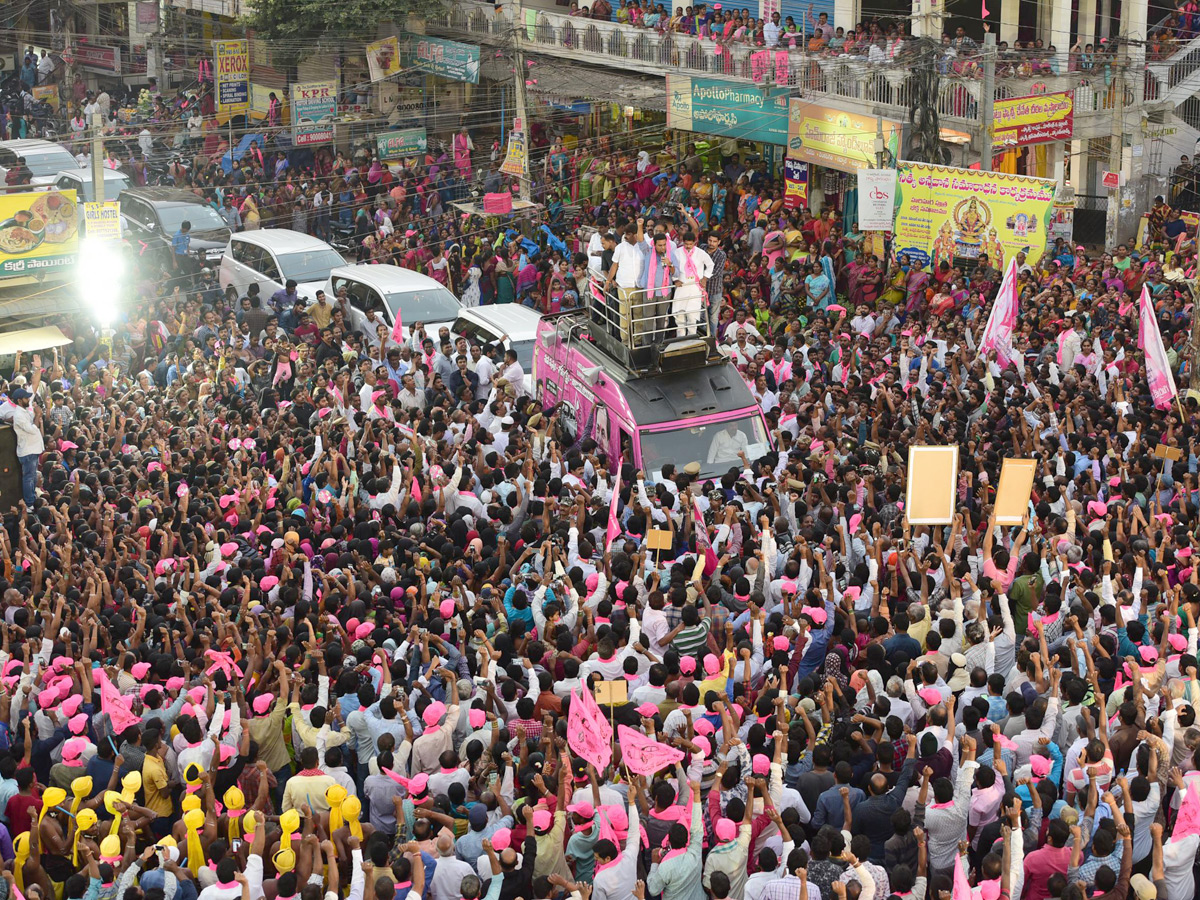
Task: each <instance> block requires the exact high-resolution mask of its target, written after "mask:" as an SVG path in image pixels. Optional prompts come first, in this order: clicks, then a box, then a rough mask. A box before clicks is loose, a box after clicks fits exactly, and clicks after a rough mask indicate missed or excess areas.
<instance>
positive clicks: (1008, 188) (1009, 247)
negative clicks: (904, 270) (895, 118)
mask: <svg viewBox="0 0 1200 900" xmlns="http://www.w3.org/2000/svg"><path fill="white" fill-rule="evenodd" d="M1053 210H1054V182H1053V181H1051V180H1048V179H1044V178H1029V177H1027V176H1024V175H1005V174H1003V173H1001V172H982V171H978V170H975V169H958V168H954V167H951V166H931V165H925V164H923V163H907V162H904V163H900V165H899V167H898V171H897V177H896V225H895V228H894V232H895V238H894V240H893V246H894V247H895V251H896V255H897V256H899V255H900V254H901V253H907V254H908V255H909V257H910V258H911V259H912V260H913V261H914V262H917V263H919V264H920V265H921V266H922V267H925V266H932V267H934V268H936V267H937V266H938V265H939V264H941V263H942V262H949V263H950V265H952V266H953V265H958V264H960V263H962V262H966V263H971V262H974V261H975V260H977V259H978V258H979V256H980V255H981V254H987V257H988V261H989V262H990V263H991V265H993V266H995V267H996V268H998V269H1000V270H1001V271H1003V269H1004V265H1005V263H1007V262H1008V260H1009V259H1011V258H1012V257H1013V256H1014V255H1015V254H1016V253H1017V251H1023V252H1024V253H1025V257H1026V259H1027V260H1028V262H1029V264H1030V265H1037V263H1038V260H1040V259H1041V257H1042V253H1043V252H1044V251H1045V249H1046V237H1047V230H1048V228H1049V225H1050V218H1051V215H1052V214H1053Z"/></svg>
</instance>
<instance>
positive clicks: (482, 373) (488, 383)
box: [467, 344, 496, 400]
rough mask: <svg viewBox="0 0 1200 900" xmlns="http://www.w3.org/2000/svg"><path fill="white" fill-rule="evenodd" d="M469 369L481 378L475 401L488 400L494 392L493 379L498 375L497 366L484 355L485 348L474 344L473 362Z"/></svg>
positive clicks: (472, 351)
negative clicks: (489, 395)
mask: <svg viewBox="0 0 1200 900" xmlns="http://www.w3.org/2000/svg"><path fill="white" fill-rule="evenodd" d="M467 368H468V369H470V370H471V371H472V372H474V373H475V374H476V375H477V376H478V377H479V383H478V384H477V385H476V387H475V399H476V400H486V399H487V398H488V394H490V393H491V392H492V378H493V376H495V374H496V364H495V363H494V362H492V361H491V359H489V358H488V357H487V356H485V355H484V353H483V347H481V346H480V345H479V344H472V345H471V361H470V362H469V363H467Z"/></svg>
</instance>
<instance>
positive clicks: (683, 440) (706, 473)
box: [641, 416, 770, 478]
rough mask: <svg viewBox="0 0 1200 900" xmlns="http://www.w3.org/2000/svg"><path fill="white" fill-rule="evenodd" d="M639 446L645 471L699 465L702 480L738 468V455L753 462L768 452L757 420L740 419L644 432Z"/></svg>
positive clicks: (643, 430)
mask: <svg viewBox="0 0 1200 900" xmlns="http://www.w3.org/2000/svg"><path fill="white" fill-rule="evenodd" d="M641 442H642V469H643V470H644V471H646V472H653V473H655V474H657V473H658V471H659V470H660V469H661V468H662V467H663V466H664V465H666V464H667V463H674V464H675V467H676V469H683V467H684V466H686V465H687V464H688V463H690V462H698V463H700V474H701V476H703V477H705V478H708V477H714V476H720V475H723V474H725V472H727V471H729V469H730V468H732V467H734V466H737V467H739V468H740V467H741V465H742V460H741V457H739V456H738V452H739V451H741V452H744V453H745V455H746V458H747V459H748V460H750V461H751V462H753V461H754V460H756V459H758V458H759V457H760V456H762V455H763V454H765V453H766V452H767V451H768V450H769V449H770V445H769V444H768V443H767V432H766V429H765V428H764V427H763V423H762V418H761V417H759V416H742V417H738V418H733V419H730V420H727V421H724V422H709V423H707V424H705V425H691V426H688V427H686V428H675V429H671V430H669V431H650V430H648V429H645V428H643V429H642V431H641Z"/></svg>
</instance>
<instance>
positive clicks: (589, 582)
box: [583, 572, 600, 593]
mask: <svg viewBox="0 0 1200 900" xmlns="http://www.w3.org/2000/svg"><path fill="white" fill-rule="evenodd" d="M599 583H600V576H599V574H597V573H596V572H593V573H592V574H591V575H589V576H588V577H587V578H585V579H583V584H584V587H586V588H587V589H588V593H591V592H592V591H594V590H595V589H596V585H598V584H599Z"/></svg>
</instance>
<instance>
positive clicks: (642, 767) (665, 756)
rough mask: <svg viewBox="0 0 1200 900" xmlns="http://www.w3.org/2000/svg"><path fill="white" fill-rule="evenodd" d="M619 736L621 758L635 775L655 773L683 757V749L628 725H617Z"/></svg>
mask: <svg viewBox="0 0 1200 900" xmlns="http://www.w3.org/2000/svg"><path fill="white" fill-rule="evenodd" d="M617 738H618V740H619V741H620V743H621V759H622V760H623V761H624V763H625V765H627V766H629V771H630V772H633V773H634V774H635V775H653V774H654V773H655V772H657V771H658V770H659V769H665V768H666V767H667V766H673V765H675V763H677V762H679V761H680V760H681V759H683V751H681V750H676V749H675V748H674V747H668V746H667V745H666V744H660V743H659V742H658V741H656V740H653V739H651V738H648V737H646V736H645V735H644V734H642V733H641V732H640V731H634V730H633V729H632V728H630V727H629V726H628V725H618V726H617Z"/></svg>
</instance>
